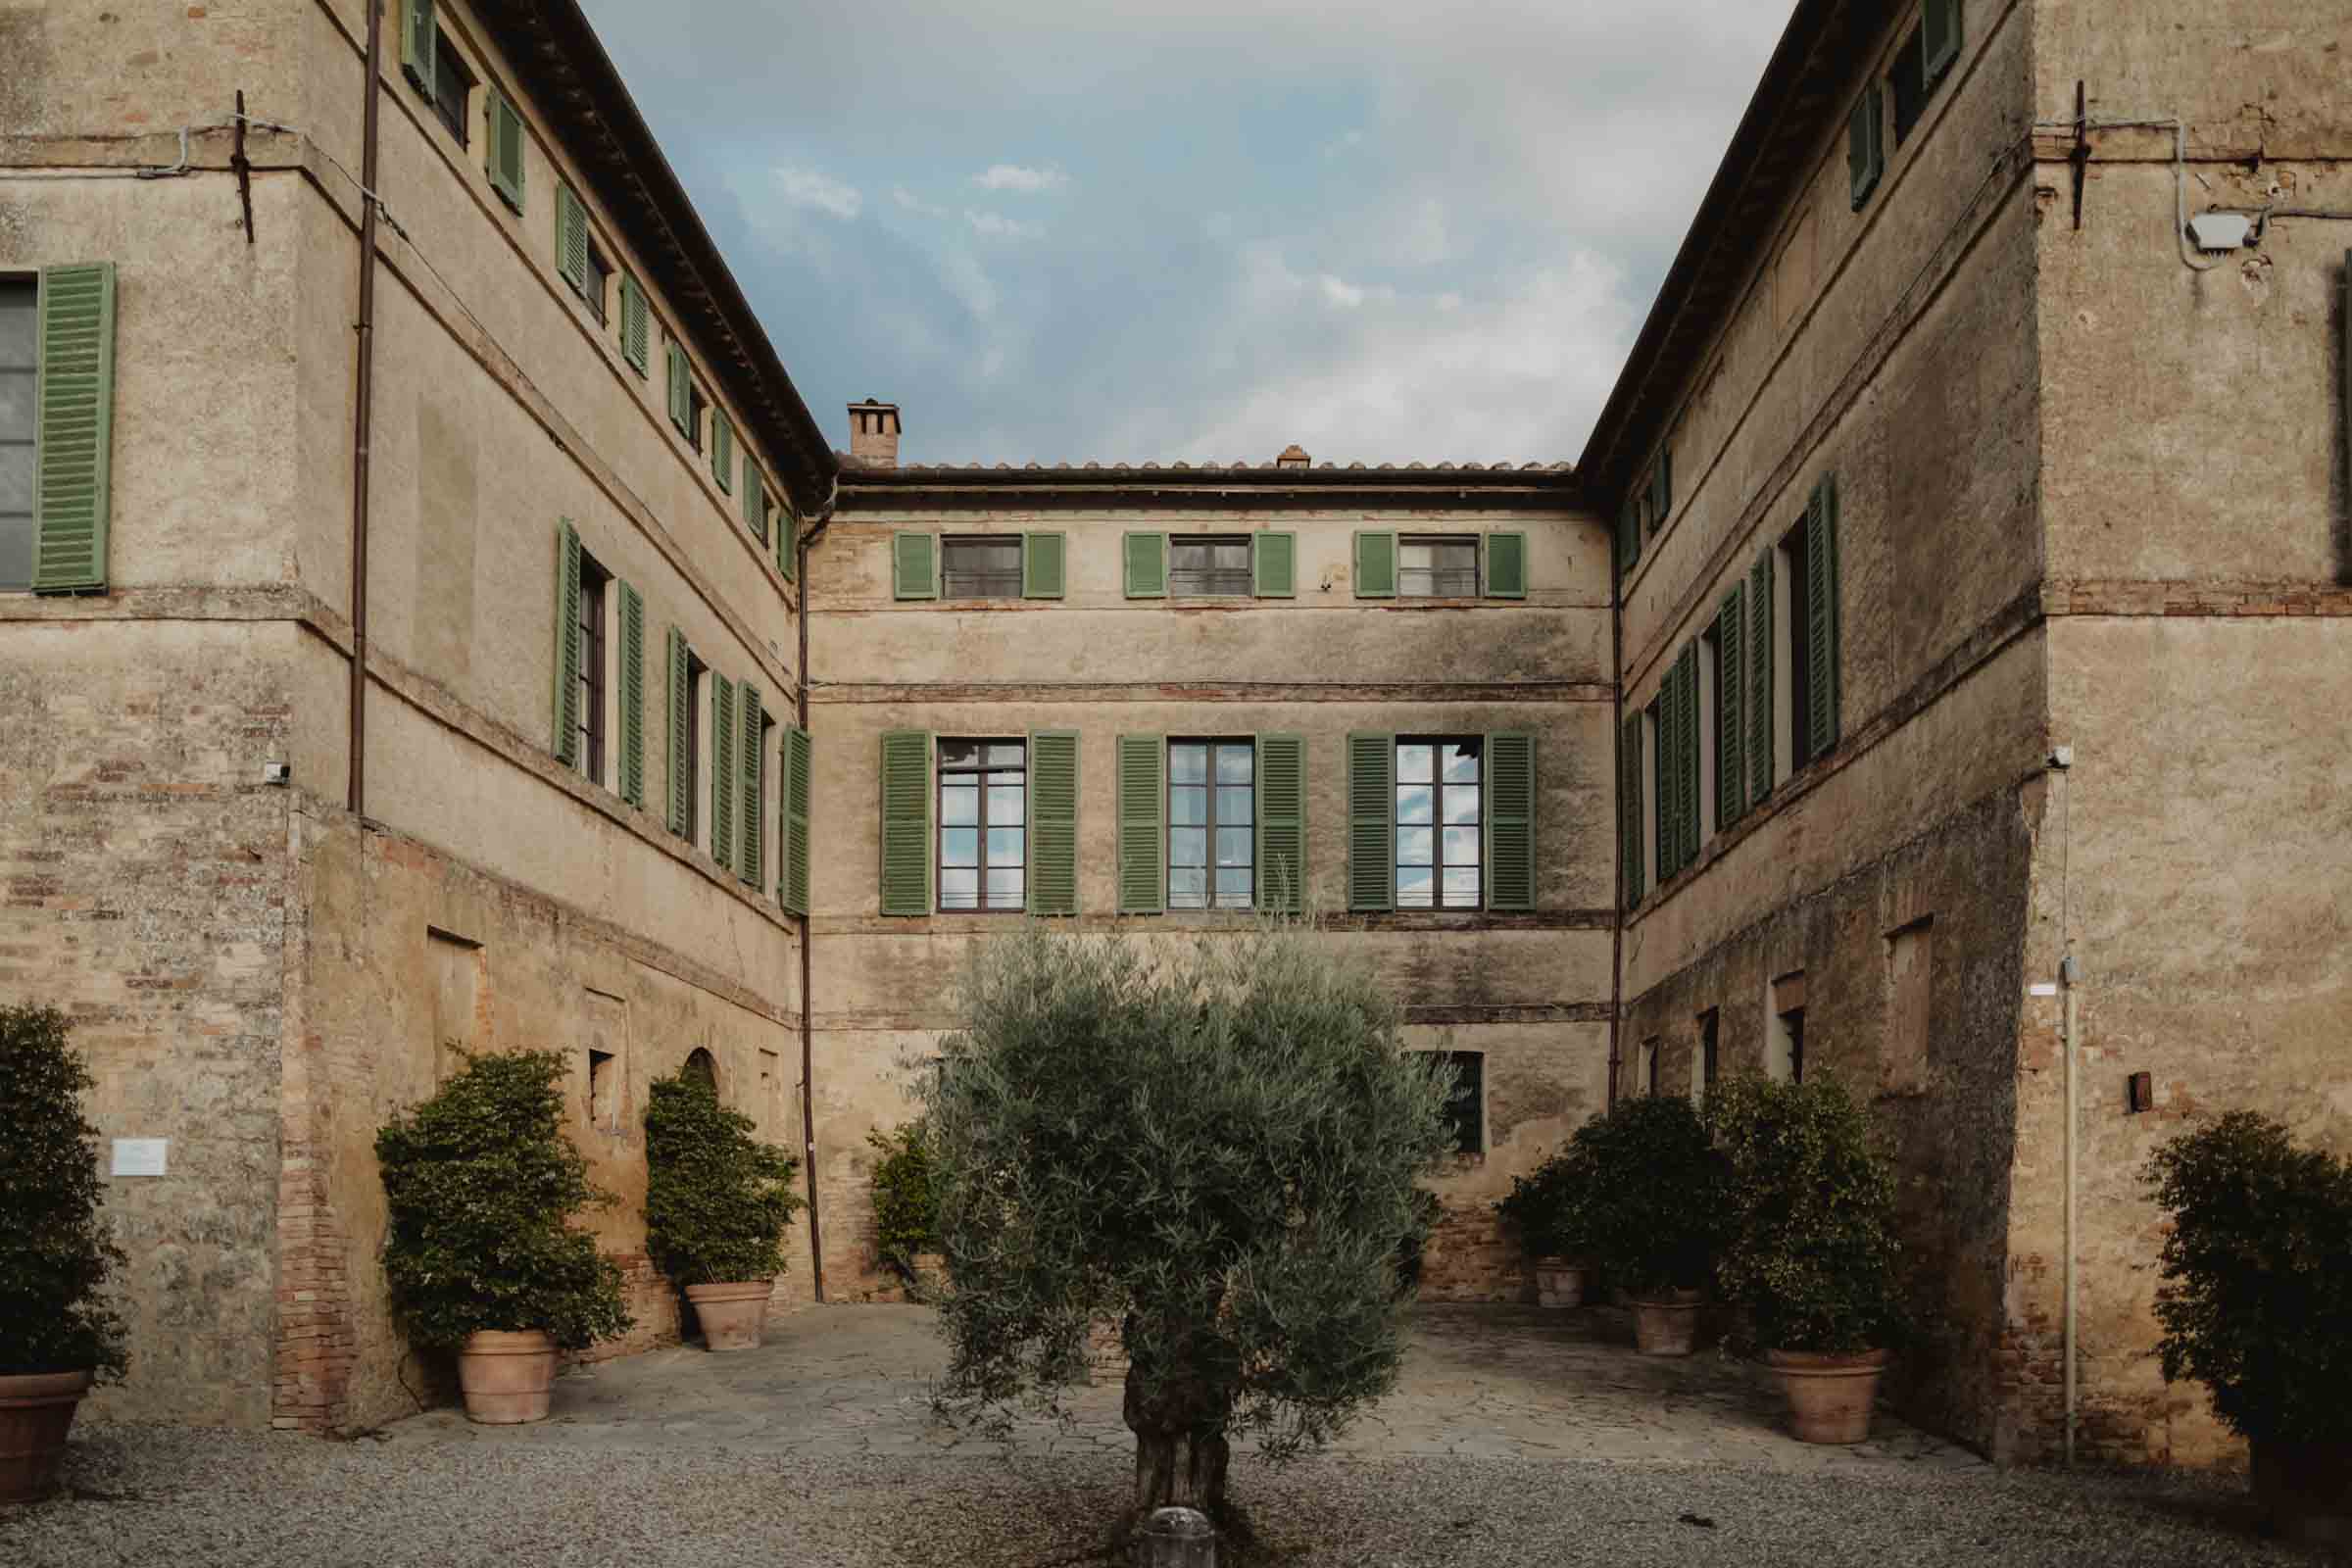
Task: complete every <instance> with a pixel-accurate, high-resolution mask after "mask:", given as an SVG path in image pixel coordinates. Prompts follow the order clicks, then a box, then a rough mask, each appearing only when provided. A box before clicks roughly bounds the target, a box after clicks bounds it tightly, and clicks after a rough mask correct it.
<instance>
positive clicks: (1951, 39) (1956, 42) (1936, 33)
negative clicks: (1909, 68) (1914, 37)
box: [1919, 0, 1960, 88]
mask: <svg viewBox="0 0 2352 1568" xmlns="http://www.w3.org/2000/svg"><path fill="white" fill-rule="evenodd" d="M1919 42H1920V51H1919V52H1920V67H1921V74H1920V86H1921V87H1922V88H1928V87H1933V86H1935V85H1936V80H1937V79H1938V78H1939V77H1941V76H1942V75H1943V73H1944V71H1945V70H1946V68H1948V67H1949V66H1950V65H1951V63H1952V62H1953V61H1954V60H1956V59H1957V58H1959V55H1960V0H1928V3H1927V8H1926V10H1925V11H1924V12H1923V13H1922V15H1921V17H1920V40H1919Z"/></svg>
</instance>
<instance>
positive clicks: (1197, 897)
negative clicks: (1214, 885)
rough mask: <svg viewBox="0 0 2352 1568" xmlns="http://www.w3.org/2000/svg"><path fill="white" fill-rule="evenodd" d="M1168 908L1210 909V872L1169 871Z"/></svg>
mask: <svg viewBox="0 0 2352 1568" xmlns="http://www.w3.org/2000/svg"><path fill="white" fill-rule="evenodd" d="M1168 907H1170V908H1174V909H1205V908H1206V907H1208V872H1207V871H1205V870H1189V871H1188V870H1182V869H1178V868H1173V867H1171V868H1170V870H1169V871H1168Z"/></svg>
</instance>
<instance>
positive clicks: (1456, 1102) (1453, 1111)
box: [1445, 1051, 1487, 1154]
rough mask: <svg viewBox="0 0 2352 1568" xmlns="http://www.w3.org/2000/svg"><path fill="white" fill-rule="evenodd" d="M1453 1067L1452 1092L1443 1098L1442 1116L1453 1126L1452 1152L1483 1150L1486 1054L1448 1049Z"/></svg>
mask: <svg viewBox="0 0 2352 1568" xmlns="http://www.w3.org/2000/svg"><path fill="white" fill-rule="evenodd" d="M1445 1055H1446V1061H1447V1062H1449V1063H1451V1064H1452V1067H1453V1093H1452V1095H1451V1096H1449V1097H1448V1098H1447V1099H1446V1122H1447V1124H1448V1125H1450V1126H1451V1127H1452V1128H1453V1152H1455V1153H1457V1154H1483V1153H1485V1152H1487V1112H1486V1102H1487V1058H1486V1055H1485V1054H1484V1053H1483V1052H1477V1051H1448V1052H1446V1054H1445Z"/></svg>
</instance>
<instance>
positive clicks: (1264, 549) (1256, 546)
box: [1250, 529, 1299, 599]
mask: <svg viewBox="0 0 2352 1568" xmlns="http://www.w3.org/2000/svg"><path fill="white" fill-rule="evenodd" d="M1250 591H1251V592H1252V593H1254V594H1256V595H1257V597H1258V598H1260V599H1295V598H1297V597H1298V595H1299V536H1298V535H1297V534H1295V533H1291V532H1289V531H1288V530H1284V529H1268V530H1266V531H1264V532H1261V533H1253V534H1251V535H1250Z"/></svg>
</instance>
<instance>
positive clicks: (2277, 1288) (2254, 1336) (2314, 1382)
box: [2146, 1110, 2352, 1443]
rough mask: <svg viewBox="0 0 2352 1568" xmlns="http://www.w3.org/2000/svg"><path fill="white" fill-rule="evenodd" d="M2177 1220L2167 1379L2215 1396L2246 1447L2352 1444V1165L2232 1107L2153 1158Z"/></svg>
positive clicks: (2168, 1252) (2169, 1288) (2162, 1308)
mask: <svg viewBox="0 0 2352 1568" xmlns="http://www.w3.org/2000/svg"><path fill="white" fill-rule="evenodd" d="M2146 1179H2147V1182H2148V1185H2149V1186H2150V1187H2152V1188H2153V1189H2154V1190H2155V1194H2156V1201H2157V1203H2158V1204H2159V1205H2160V1206H2161V1207H2163V1208H2164V1209H2165V1211H2166V1212H2167V1213H2169V1214H2170V1215H2171V1216H2172V1232H2171V1234H2170V1235H2168V1236H2166V1237H2165V1239H2164V1254H2163V1263H2164V1284H2163V1286H2162V1287H2161V1288H2159V1290H2158V1291H2157V1294H2156V1320H2157V1322H2159V1323H2160V1324H2162V1325H2163V1326H2164V1331H2165V1332H2164V1338H2163V1340H2161V1341H2160V1342H2159V1343H2158V1345H2157V1351H2158V1353H2159V1354H2160V1355H2162V1357H2163V1359H2164V1375H2165V1376H2166V1377H2167V1378H2168V1379H2171V1380H2173V1381H2175V1382H2178V1381H2180V1380H2181V1379H2183V1378H2193V1379H2195V1380H2196V1381H2197V1382H2199V1383H2202V1384H2204V1385H2205V1386H2206V1388H2207V1389H2209V1390H2210V1391H2212V1395H2213V1408H2214V1413H2215V1414H2216V1415H2218V1416H2220V1417H2221V1418H2222V1420H2223V1421H2224V1422H2225V1423H2226V1424H2227V1425H2228V1426H2229V1428H2230V1430H2232V1431H2234V1432H2236V1433H2237V1434H2238V1435H2239V1436H2241V1437H2246V1438H2255V1439H2262V1440H2265V1441H2275V1442H2282V1443H2344V1442H2347V1441H2352V1165H2347V1163H2346V1162H2345V1161H2344V1160H2343V1159H2342V1158H2340V1157H2338V1156H2336V1155H2333V1154H2328V1153H2325V1152H2321V1151H2318V1150H2310V1149H2298V1148H2297V1147H2295V1143H2294V1140H2293V1139H2292V1138H2291V1137H2289V1136H2288V1134H2287V1131H2286V1129H2285V1128H2284V1127H2282V1126H2280V1125H2279V1124H2278V1123H2277V1122H2275V1121H2271V1120H2269V1119H2268V1118H2267V1117H2263V1116H2260V1115H2257V1114H2255V1113H2254V1112H2252V1111H2245V1110H2236V1111H2231V1112H2229V1114H2228V1115H2225V1116H2223V1117H2222V1118H2221V1119H2220V1120H2218V1121H2216V1122H2214V1123H2213V1124H2212V1125H2210V1126H2206V1127H2200V1128H2198V1129H2197V1130H2196V1131H2194V1132H2188V1133H2183V1134H2181V1135H2180V1136H2179V1137H2177V1138H2174V1139H2173V1140H2171V1141H2170V1142H2168V1143H2166V1144H2164V1145H2162V1146H2160V1147H2159V1148H2158V1149H2157V1150H2156V1152H2154V1153H2153V1154H2152V1155H2151V1156H2149V1159H2148V1164H2147V1170H2146Z"/></svg>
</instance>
